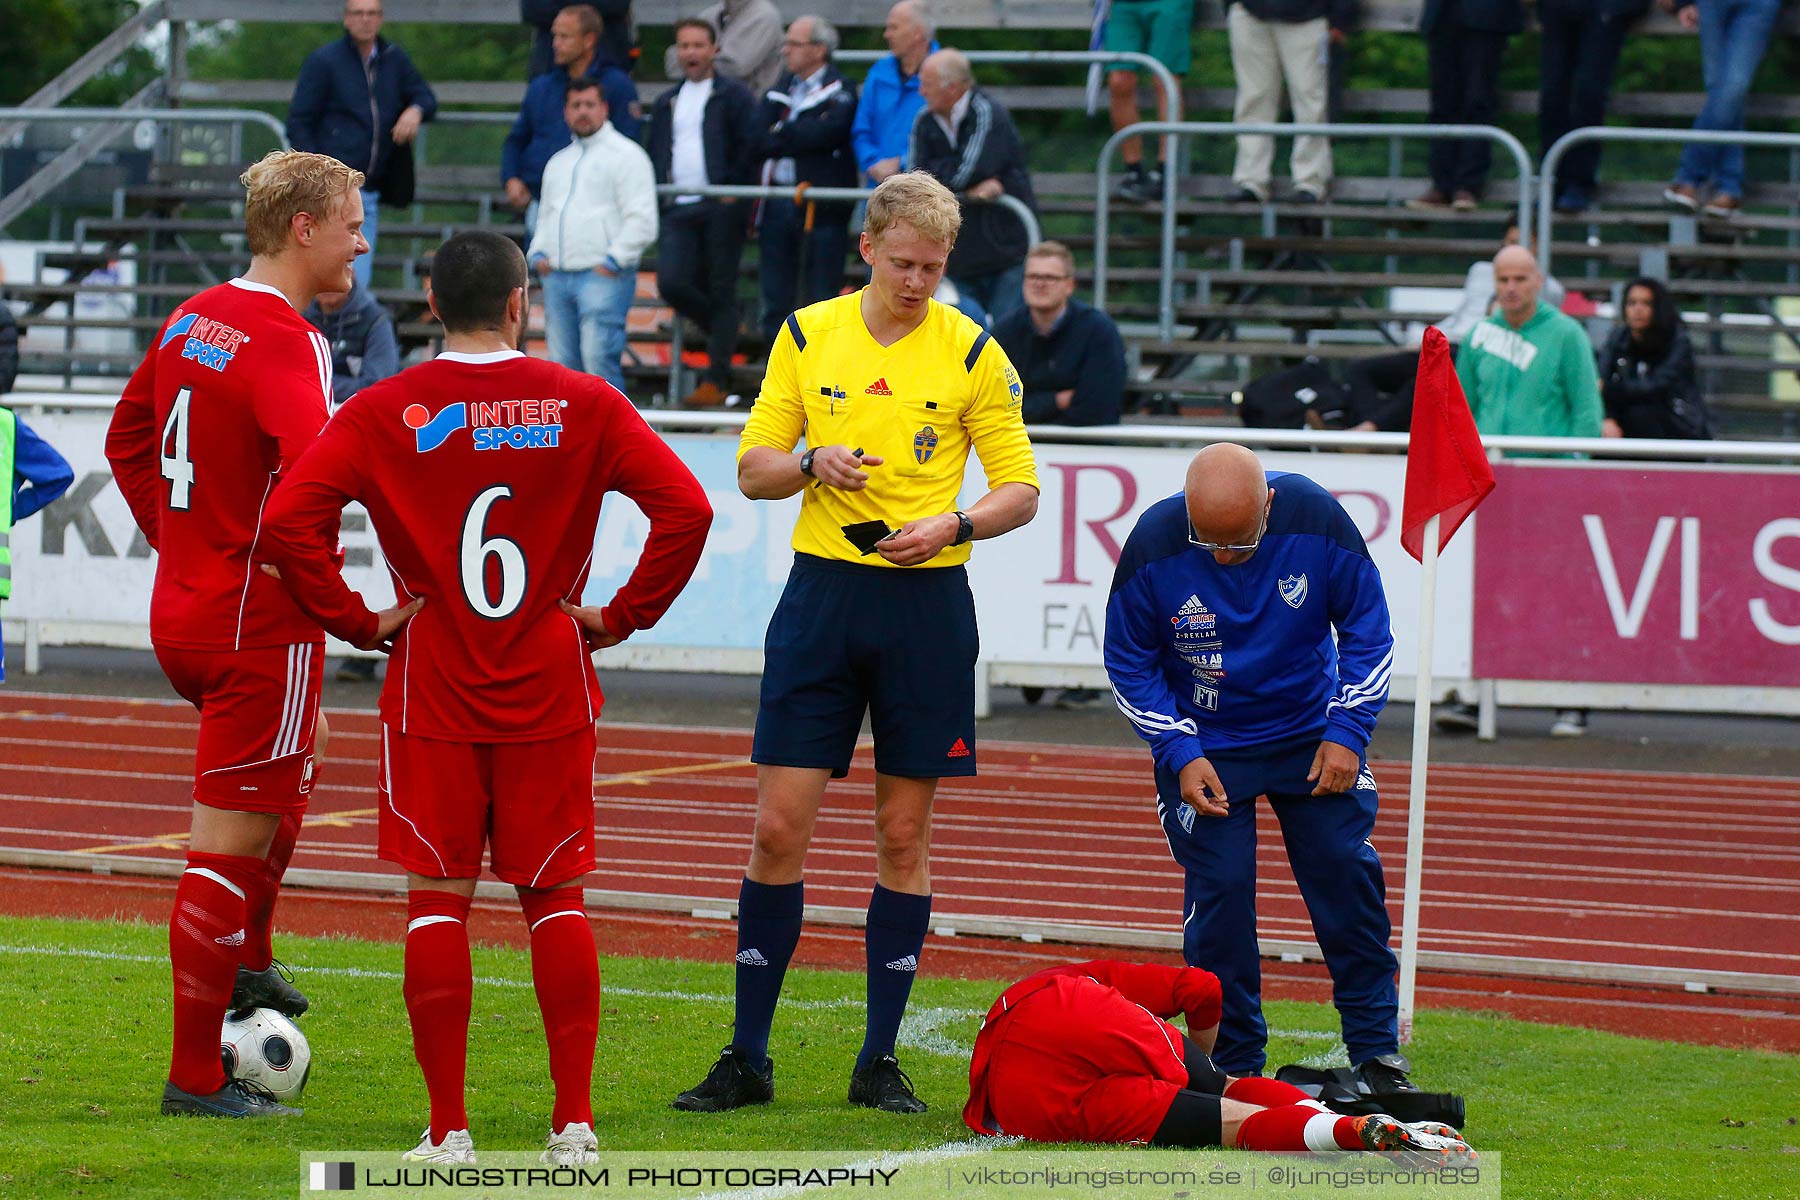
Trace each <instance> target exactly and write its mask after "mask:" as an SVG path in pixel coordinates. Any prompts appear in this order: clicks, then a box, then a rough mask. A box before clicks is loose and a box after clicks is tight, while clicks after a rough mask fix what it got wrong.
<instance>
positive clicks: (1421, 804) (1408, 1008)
mask: <svg viewBox="0 0 1800 1200" xmlns="http://www.w3.org/2000/svg"><path fill="white" fill-rule="evenodd" d="M1442 519H1443V518H1442V515H1441V514H1438V513H1433V514H1432V515H1431V518H1430V519H1429V520H1427V521H1426V522H1425V533H1424V544H1423V545H1421V546H1420V547H1419V549H1420V551H1421V553H1420V556H1419V565H1420V566H1421V567H1423V568H1424V570H1423V572H1422V573H1421V575H1420V576H1419V671H1418V679H1417V685H1416V687H1415V689H1414V692H1413V743H1412V790H1411V793H1410V794H1409V795H1408V797H1407V803H1406V892H1405V895H1404V898H1403V899H1402V900H1401V904H1400V1044H1401V1045H1402V1046H1404V1045H1406V1044H1407V1043H1409V1042H1411V1041H1412V1033H1413V985H1414V984H1415V983H1416V982H1417V980H1418V974H1419V886H1420V877H1421V876H1422V875H1423V874H1424V869H1425V766H1426V763H1427V762H1429V761H1430V757H1431V642H1432V634H1433V633H1434V632H1435V630H1436V629H1437V564H1438V522H1439V521H1440V520H1442Z"/></svg>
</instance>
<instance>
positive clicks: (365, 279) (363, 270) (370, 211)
mask: <svg viewBox="0 0 1800 1200" xmlns="http://www.w3.org/2000/svg"><path fill="white" fill-rule="evenodd" d="M362 200H363V228H362V235H363V241H365V242H367V243H369V252H368V253H367V254H359V255H357V256H356V262H355V263H353V264H352V265H351V267H350V273H351V274H352V275H354V276H356V286H357V287H359V288H361V289H362V290H363V291H368V290H369V272H371V271H373V270H374V269H375V231H376V229H377V228H379V227H380V225H381V217H380V212H381V193H380V192H371V191H370V190H369V189H368V188H364V189H363V190H362Z"/></svg>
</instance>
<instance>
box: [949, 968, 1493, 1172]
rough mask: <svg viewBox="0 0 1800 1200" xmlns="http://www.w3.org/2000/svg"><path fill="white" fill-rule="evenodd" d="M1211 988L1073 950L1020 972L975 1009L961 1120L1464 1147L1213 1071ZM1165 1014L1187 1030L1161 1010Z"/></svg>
mask: <svg viewBox="0 0 1800 1200" xmlns="http://www.w3.org/2000/svg"><path fill="white" fill-rule="evenodd" d="M1219 996H1220V991H1219V981H1218V979H1217V978H1215V977H1214V976H1213V975H1212V973H1211V972H1209V971H1202V970H1199V969H1198V968H1195V967H1165V966H1156V965H1151V964H1147V963H1128V962H1107V961H1100V962H1085V963H1076V964H1074V965H1071V966H1064V967H1051V968H1049V969H1048V970H1044V971H1039V972H1038V973H1037V974H1035V975H1032V976H1029V977H1027V978H1025V979H1022V980H1020V981H1019V982H1018V983H1015V984H1013V985H1012V986H1011V987H1010V988H1008V989H1006V991H1005V992H1003V993H1002V994H1001V996H1000V998H999V999H998V1000H996V1001H995V1002H994V1006H993V1007H992V1008H990V1009H989V1010H988V1014H987V1016H986V1017H985V1018H984V1019H983V1020H982V1023H981V1032H980V1034H979V1035H977V1036H976V1038H975V1056H974V1059H973V1060H972V1061H971V1062H970V1064H969V1102H968V1104H967V1105H965V1106H964V1108H963V1120H964V1121H965V1122H967V1124H968V1126H969V1128H971V1129H973V1130H975V1131H976V1132H977V1133H987V1134H1014V1135H1017V1136H1019V1137H1025V1138H1030V1139H1031V1140H1032V1141H1037V1142H1137V1143H1145V1142H1147V1143H1149V1144H1150V1145H1153V1146H1236V1147H1237V1148H1238V1149H1240V1150H1390V1151H1406V1152H1411V1153H1415V1154H1423V1155H1431V1156H1436V1157H1441V1158H1455V1157H1461V1156H1465V1155H1470V1154H1473V1151H1471V1150H1470V1149H1469V1146H1468V1143H1467V1142H1465V1141H1463V1140H1462V1136H1461V1135H1460V1134H1458V1133H1457V1131H1456V1130H1454V1129H1452V1128H1451V1127H1450V1126H1448V1125H1443V1124H1439V1123H1437V1122H1418V1123H1415V1124H1411V1125H1408V1124H1404V1123H1402V1122H1400V1121H1399V1120H1396V1119H1395V1118H1393V1117H1390V1116H1388V1115H1386V1114H1384V1113H1376V1114H1372V1115H1368V1116H1359V1117H1345V1116H1339V1115H1338V1114H1336V1113H1334V1112H1331V1111H1330V1110H1329V1109H1327V1108H1326V1107H1325V1106H1324V1105H1322V1104H1320V1103H1319V1102H1318V1101H1316V1100H1313V1099H1312V1098H1310V1097H1309V1096H1307V1094H1306V1093H1305V1092H1303V1091H1301V1090H1300V1089H1299V1088H1297V1087H1294V1086H1292V1085H1291V1084H1286V1083H1282V1082H1280V1081H1279V1080H1274V1079H1263V1078H1260V1077H1250V1078H1243V1079H1234V1078H1232V1077H1231V1076H1228V1075H1226V1074H1225V1073H1224V1072H1223V1071H1221V1070H1219V1069H1218V1068H1217V1067H1215V1066H1214V1065H1213V1062H1212V1059H1211V1058H1209V1057H1208V1056H1207V1052H1208V1051H1209V1050H1210V1049H1211V1048H1212V1044H1213V1038H1214V1037H1215V1036H1216V1035H1217V1033H1218V1026H1219ZM1177 1013H1181V1014H1184V1015H1185V1016H1186V1019H1187V1027H1188V1031H1189V1032H1188V1033H1186V1034H1183V1033H1182V1032H1181V1030H1179V1029H1177V1028H1176V1027H1175V1026H1174V1025H1171V1024H1170V1023H1169V1022H1168V1021H1167V1020H1165V1019H1164V1018H1166V1017H1172V1016H1174V1015H1176V1014H1177Z"/></svg>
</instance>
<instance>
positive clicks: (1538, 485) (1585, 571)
mask: <svg viewBox="0 0 1800 1200" xmlns="http://www.w3.org/2000/svg"><path fill="white" fill-rule="evenodd" d="M1494 474H1495V476H1496V478H1497V480H1498V486H1496V487H1495V489H1494V493H1493V495H1492V496H1490V497H1488V500H1487V502H1486V503H1485V504H1483V505H1482V508H1481V515H1480V517H1479V518H1478V519H1477V529H1476V539H1475V630H1474V670H1475V675H1476V677H1477V678H1482V679H1542V680H1564V681H1580V682H1591V683H1661V684H1711V685H1725V686H1763V687H1766V686H1772V687H1800V473H1797V472H1784V471H1777V470H1767V469H1764V470H1758V469H1755V468H1751V467H1745V466H1735V467H1729V468H1718V469H1709V468H1706V467H1693V466H1686V465H1683V466H1679V467H1675V466H1671V467H1661V466H1658V465H1656V464H1650V463H1601V462H1592V463H1566V462H1560V461H1559V462H1532V463H1500V464H1497V465H1496V467H1495V470H1494Z"/></svg>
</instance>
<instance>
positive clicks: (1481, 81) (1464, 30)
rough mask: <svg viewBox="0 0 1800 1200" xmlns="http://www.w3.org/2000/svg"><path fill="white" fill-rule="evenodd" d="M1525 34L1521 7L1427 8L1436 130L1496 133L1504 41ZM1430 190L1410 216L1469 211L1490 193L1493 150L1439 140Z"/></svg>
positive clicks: (1474, 2) (1501, 1) (1433, 1)
mask: <svg viewBox="0 0 1800 1200" xmlns="http://www.w3.org/2000/svg"><path fill="white" fill-rule="evenodd" d="M1524 28H1525V6H1524V5H1523V4H1522V3H1521V2H1520V0H1425V12H1424V15H1423V16H1421V17H1420V18H1419V32H1421V33H1423V34H1424V35H1425V54H1426V64H1427V70H1428V72H1429V75H1430V80H1431V110H1430V114H1429V115H1428V116H1427V117H1426V118H1425V119H1426V120H1427V121H1429V122H1431V123H1432V124H1434V125H1492V124H1493V123H1494V118H1495V117H1496V116H1497V115H1498V114H1499V111H1500V56H1501V55H1502V54H1504V53H1505V52H1506V39H1508V38H1510V37H1511V36H1512V35H1513V34H1515V33H1518V32H1519V31H1520V30H1521V29H1524ZM1429 162H1430V164H1431V188H1430V190H1428V191H1427V192H1426V193H1425V194H1424V195H1422V196H1418V197H1416V198H1414V199H1412V200H1408V201H1407V202H1406V205H1407V207H1408V208H1450V207H1455V208H1459V209H1471V208H1474V207H1475V206H1476V204H1478V203H1479V202H1480V200H1481V192H1482V189H1483V188H1485V187H1486V186H1487V177H1488V167H1489V166H1490V165H1491V164H1492V162H1493V143H1492V142H1489V141H1488V140H1487V139H1486V138H1435V139H1433V140H1432V143H1431V150H1430V157H1429Z"/></svg>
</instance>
